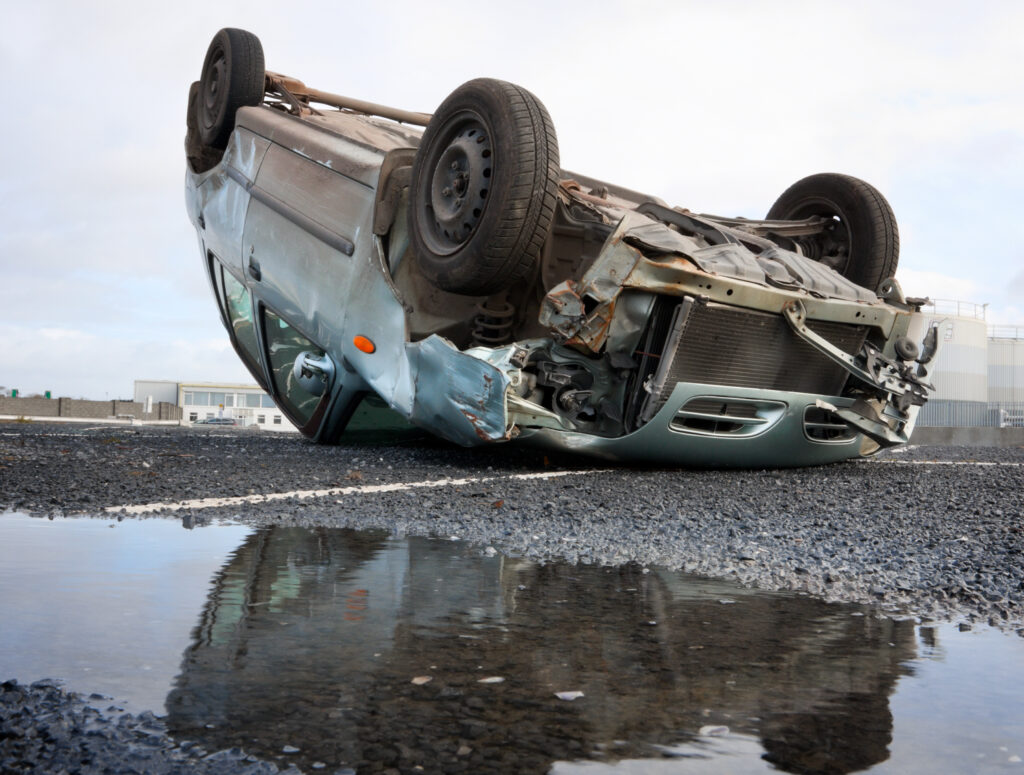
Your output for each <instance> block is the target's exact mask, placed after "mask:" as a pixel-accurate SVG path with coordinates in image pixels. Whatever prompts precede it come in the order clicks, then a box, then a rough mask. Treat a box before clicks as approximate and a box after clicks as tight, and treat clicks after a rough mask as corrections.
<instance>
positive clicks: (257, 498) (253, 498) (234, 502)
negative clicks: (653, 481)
mask: <svg viewBox="0 0 1024 775" xmlns="http://www.w3.org/2000/svg"><path fill="white" fill-rule="evenodd" d="M609 470H611V469H607V468H603V469H592V470H588V471H539V472H537V473H532V474H509V475H508V476H478V477H466V478H463V479H428V480H426V481H422V482H393V483H391V484H364V485H360V486H351V487H329V488H326V489H323V490H292V491H291V492H268V493H264V494H260V495H237V496H234V497H231V498H197V499H195V500H186V501H174V502H169V501H168V502H164V503H143V504H138V505H135V506H130V505H124V506H107V507H106V508H105V509H103V510H104V511H105V512H108V513H118V514H150V513H153V512H157V511H181V510H183V509H212V508H221V507H225V506H227V507H230V506H242V505H245V504H251V503H270V502H271V501H282V500H287V499H289V498H298V499H300V500H304V499H307V498H330V497H336V496H342V495H373V494H375V493H382V492H401V491H403V490H415V489H424V488H431V487H462V486H465V485H467V484H482V483H484V482H497V481H529V480H531V479H557V478H559V477H562V476H585V475H587V474H600V473H606V472H607V471H609Z"/></svg>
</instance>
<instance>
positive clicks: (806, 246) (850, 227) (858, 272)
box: [767, 172, 900, 291]
mask: <svg viewBox="0 0 1024 775" xmlns="http://www.w3.org/2000/svg"><path fill="white" fill-rule="evenodd" d="M815 215H818V216H823V217H825V218H828V219H830V221H831V223H829V225H828V227H827V229H826V231H824V232H822V233H820V234H813V235H809V236H806V237H796V238H794V239H795V241H796V242H798V243H799V244H800V246H801V248H802V249H803V251H804V253H805V254H806V255H807V256H808V257H810V258H813V259H814V260H816V261H820V262H821V263H823V264H825V265H826V266H829V267H831V268H832V269H835V270H836V271H837V272H839V273H840V274H841V275H843V276H844V277H846V278H847V279H848V280H852V281H853V282H855V283H857V284H858V285H861V286H863V287H865V288H869V289H870V290H872V291H877V290H878V287H879V285H881V283H882V281H883V280H886V279H888V278H890V277H892V276H893V274H894V273H895V272H896V264H897V263H898V262H899V256H900V234H899V229H898V228H897V227H896V216H895V215H894V214H893V211H892V208H891V207H890V206H889V203H888V202H887V201H886V200H885V197H884V196H882V194H881V192H880V191H879V190H878V189H877V188H875V187H874V186H872V185H871V184H869V183H865V182H864V181H863V180H859V179H858V178H854V177H851V176H849V175H840V174H837V173H834V172H823V173H820V174H818V175H810V176H809V177H806V178H803V179H802V180H798V181H797V182H796V183H794V184H793V185H792V186H790V187H789V188H787V189H786V190H785V191H784V192H783V193H782V196H780V197H779V198H778V200H776V202H775V204H773V205H772V207H771V209H770V210H769V211H768V216H767V219H768V220H770V221H774V220H799V219H802V218H809V217H811V216H815Z"/></svg>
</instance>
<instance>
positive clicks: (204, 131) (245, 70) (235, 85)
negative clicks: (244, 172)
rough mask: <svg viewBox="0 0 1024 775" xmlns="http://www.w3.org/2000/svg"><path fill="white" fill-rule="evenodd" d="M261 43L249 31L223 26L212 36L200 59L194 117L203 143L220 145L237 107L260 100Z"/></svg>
mask: <svg viewBox="0 0 1024 775" xmlns="http://www.w3.org/2000/svg"><path fill="white" fill-rule="evenodd" d="M265 78H266V71H265V69H264V65H263V46H262V45H261V44H260V39H259V38H257V37H256V36H255V35H253V34H252V33H251V32H246V31H245V30H237V29H233V28H230V27H228V28H225V29H223V30H221V31H220V32H218V33H217V34H216V35H214V36H213V40H212V41H210V46H209V48H208V49H207V50H206V59H205V60H204V61H203V74H202V76H201V77H200V79H199V94H198V99H197V100H196V105H195V110H196V113H195V119H196V125H197V127H198V130H199V139H200V141H201V142H202V144H203V145H207V146H210V147H212V148H220V149H223V148H225V147H226V146H227V144H228V138H229V137H230V136H231V131H232V130H233V129H234V128H235V113H236V112H237V111H238V109H239V108H241V107H245V106H251V105H259V104H260V103H261V102H262V101H263V90H264V81H265Z"/></svg>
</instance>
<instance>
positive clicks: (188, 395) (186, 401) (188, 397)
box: [181, 390, 196, 406]
mask: <svg viewBox="0 0 1024 775" xmlns="http://www.w3.org/2000/svg"><path fill="white" fill-rule="evenodd" d="M181 402H182V404H183V405H185V406H195V405H196V402H195V398H194V396H193V395H192V391H191V390H186V391H185V392H184V393H183V394H182V398H181Z"/></svg>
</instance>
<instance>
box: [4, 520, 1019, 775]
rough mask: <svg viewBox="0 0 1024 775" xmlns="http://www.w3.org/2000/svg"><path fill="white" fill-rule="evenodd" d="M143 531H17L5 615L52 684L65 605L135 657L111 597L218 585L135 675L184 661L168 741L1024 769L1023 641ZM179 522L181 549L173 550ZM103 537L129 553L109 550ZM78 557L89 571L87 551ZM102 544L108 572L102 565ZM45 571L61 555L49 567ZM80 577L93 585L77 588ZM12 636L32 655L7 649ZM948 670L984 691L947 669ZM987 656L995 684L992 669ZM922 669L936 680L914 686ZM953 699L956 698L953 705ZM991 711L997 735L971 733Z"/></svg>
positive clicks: (677, 588)
mask: <svg viewBox="0 0 1024 775" xmlns="http://www.w3.org/2000/svg"><path fill="white" fill-rule="evenodd" d="M128 524H129V523H128V522H125V523H119V524H118V525H117V527H118V528H120V529H121V531H120V532H119V531H118V530H110V531H107V532H106V533H104V532H103V529H104V528H105V527H106V523H104V522H102V521H99V520H59V521H58V522H57V523H48V522H46V521H45V520H29V519H27V518H21V517H17V516H12V515H0V539H3V541H4V542H6V546H7V549H6V550H5V549H4V545H5V544H4V543H0V617H2V618H0V621H4V622H5V623H7V622H13V623H14V624H13V627H7V626H6V625H5V628H4V629H5V630H6V632H7V635H3V636H0V638H3V639H4V645H5V652H4V653H3V654H2V655H0V672H3V674H2V675H0V679H2V678H6V677H16V678H19V679H22V680H32V679H34V678H38V677H42V676H41V675H30V674H27V672H31V671H32V670H34V669H37V668H36V667H32V666H33V665H35V662H33V660H32V658H31V656H30V653H31V652H32V651H33V650H34V651H36V652H40V653H46V652H48V650H50V648H51V643H50V642H49V641H48V640H47V638H46V635H45V632H44V631H43V630H44V629H45V628H43V627H41V626H40V622H41V621H42V619H41V617H44V616H45V614H44V613H43V612H42V610H41V609H42V608H44V607H45V606H46V603H45V601H46V600H47V599H49V600H51V601H53V604H54V605H53V607H54V608H55V609H56V610H55V611H54V612H53V613H51V616H54V617H55V620H56V618H57V617H60V616H61V614H60V613H59V612H60V610H61V609H60V601H61V600H63V599H64V598H65V597H66V596H69V595H70V596H71V597H72V598H73V599H74V605H75V607H76V608H81V609H83V610H82V612H81V617H82V621H83V622H85V621H87V620H89V619H90V617H92V618H95V619H97V620H98V621H99V622H100V623H101V624H103V625H104V627H100V628H99V629H100V630H102V634H99V633H97V632H92V631H89V630H88V628H85V627H84V625H82V624H81V623H80V624H79V625H77V626H78V627H79V628H80V629H82V630H83V631H82V632H80V633H79V636H80V637H79V639H78V641H77V642H78V648H79V649H81V650H83V651H95V650H100V649H102V647H103V642H104V641H106V642H107V643H109V642H111V641H114V642H116V643H118V644H119V645H118V649H120V651H118V652H117V653H118V654H121V652H124V654H129V653H130V646H131V642H130V639H131V638H136V637H141V636H140V635H139V633H140V632H143V631H144V630H145V629H146V628H145V627H139V626H136V629H135V630H132V629H127V630H125V629H124V628H122V629H121V630H120V631H115V630H112V629H111V626H112V624H111V623H114V624H116V622H115V619H117V614H123V610H120V609H119V606H121V605H122V603H123V602H124V601H125V600H134V599H136V598H137V599H138V600H148V601H149V602H150V603H151V605H152V607H153V610H150V611H149V616H150V618H152V619H153V622H156V621H157V620H158V619H159V620H163V619H165V618H166V617H165V616H162V615H160V614H162V613H163V612H162V611H161V610H160V607H162V606H168V605H169V604H170V603H171V602H173V601H174V600H176V599H179V598H180V597H181V595H180V590H181V589H184V588H187V587H189V586H192V587H194V586H195V584H196V581H197V579H199V580H200V581H201V582H202V583H203V584H207V583H209V586H208V587H207V588H206V594H205V595H204V596H202V597H195V596H192V598H189V599H193V600H194V607H193V608H191V609H189V611H188V615H187V617H186V616H183V615H177V616H178V618H177V619H174V616H173V615H172V617H171V618H172V620H173V621H174V622H175V625H174V626H175V627H177V629H178V631H177V633H176V635H174V636H171V635H168V634H167V632H166V630H160V631H159V637H150V638H149V639H148V640H147V639H145V638H143V639H142V642H141V643H140V644H138V651H139V652H140V653H138V654H135V655H131V656H130V657H125V656H123V655H121V656H119V657H118V659H119V660H122V661H123V663H124V664H134V663H135V661H139V660H146V661H148V662H149V663H155V662H159V657H156V656H154V654H153V653H152V652H153V651H154V650H155V649H154V642H155V641H156V640H158V639H162V640H166V639H168V638H171V639H172V640H173V641H174V642H175V643H178V644H182V645H178V646H176V651H175V654H174V657H173V669H170V670H169V669H168V668H169V667H171V666H172V665H170V663H168V664H167V665H163V666H161V665H160V664H157V672H160V671H161V670H163V672H164V673H166V674H167V678H166V679H165V682H164V683H163V684H162V686H163V689H162V696H161V701H162V702H165V706H166V710H167V714H168V715H167V718H166V721H167V724H168V727H169V728H170V730H171V731H172V733H174V734H175V735H176V736H178V737H179V738H182V739H189V740H194V741H198V742H200V743H201V744H202V745H203V747H205V748H206V749H208V750H217V749H221V748H229V747H233V746H238V747H241V748H243V749H245V750H246V751H248V752H249V753H253V754H256V755H258V756H261V757H264V758H271V759H281V758H284V759H286V760H287V761H288V762H294V763H295V764H296V765H298V766H299V767H301V768H302V769H304V770H306V771H307V772H309V771H315V770H316V769H319V768H320V765H321V763H323V764H326V765H327V767H329V768H330V769H329V770H328V771H334V770H336V769H338V768H344V767H351V768H354V769H356V770H358V771H363V770H367V771H376V770H377V769H386V768H389V767H391V768H396V769H397V770H399V771H402V772H412V771H419V770H415V768H416V767H417V766H420V767H422V768H423V771H427V772H438V771H453V772H454V771H464V772H473V773H479V772H548V771H551V772H555V773H576V772H583V773H586V772H591V773H594V772H605V771H609V770H611V769H614V771H616V772H658V773H660V772H666V773H667V772H679V771H684V772H687V773H694V772H718V771H722V769H723V767H724V766H726V765H727V766H728V768H729V771H735V772H764V771H770V770H772V769H780V770H784V771H789V772H807V773H810V772H836V773H839V772H852V771H858V770H865V769H873V770H879V771H898V772H912V771H918V772H931V771H936V767H938V768H939V769H940V770H941V769H944V768H945V769H947V771H968V770H976V769H977V768H978V766H979V762H982V760H983V759H982V757H985V756H988V757H989V759H988V760H987V761H985V763H987V764H990V765H997V764H998V765H1001V766H1006V765H1007V763H1008V762H1012V761H1013V757H1014V756H1019V755H1021V754H1022V753H1024V751H1017V750H1010V748H1011V747H1012V746H1013V745H1016V744H1017V743H1016V741H1019V740H1021V739H1024V735H1022V734H1019V733H1020V732H1022V731H1024V730H1022V727H1024V714H1022V712H1021V710H1020V706H1019V702H1018V701H1017V698H1016V697H1015V696H1014V693H1013V692H1012V690H1011V689H1009V688H1008V687H1010V686H1015V685H1020V683H1021V678H1022V677H1024V675H1022V674H1024V665H1022V664H1021V662H1022V660H1021V656H1022V654H1024V648H1022V644H1021V643H1020V641H1019V640H1018V639H1016V638H1012V637H1009V636H1005V635H1002V634H1000V633H991V632H990V633H986V634H984V635H980V634H974V633H967V634H963V635H961V634H959V633H956V631H955V629H954V628H952V627H944V628H942V629H941V630H937V629H936V628H932V627H925V626H918V625H916V624H915V623H914V622H912V621H909V620H902V621H901V620H896V619H891V618H879V617H876V616H874V615H872V614H871V613H870V612H868V613H867V615H865V612H864V611H863V610H861V609H858V608H855V607H850V606H838V605H828V604H825V603H823V602H821V601H817V600H814V599H811V598H807V597H801V596H794V595H778V594H769V593H762V592H755V591H751V590H744V589H742V588H739V587H737V586H735V585H732V584H729V583H726V582H716V581H709V580H707V579H700V578H696V577H691V576H686V575H684V574H680V573H676V572H670V571H666V570H663V569H657V568H652V569H650V571H649V572H647V571H645V570H644V569H642V568H639V567H636V566H626V567H621V568H599V567H590V566H568V565H564V564H559V563H551V564H546V565H538V564H536V563H532V562H527V561H523V560H516V559H509V558H505V557H502V556H500V555H497V556H493V557H488V556H484V555H482V554H481V553H480V551H479V550H478V549H477V548H474V547H472V546H467V545H465V544H463V543H460V542H452V541H444V540H431V539H425V538H409V539H405V540H399V539H394V538H390V537H389V536H388V535H387V534H384V533H366V532H356V531H351V530H341V529H327V528H321V529H306V528H287V527H267V528H261V529H258V530H251V529H245V528H237V527H231V528H224V527H209V528H202V529H199V530H194V531H184V530H182V529H181V525H180V523H175V522H164V521H158V520H149V521H147V522H144V523H133V526H132V527H128V528H124V527H123V526H127V525H128ZM26 526H27V528H29V529H28V533H29V534H31V535H32V536H34V537H35V538H33V539H32V540H26V539H25V538H24V537H23V533H25V528H26ZM44 528H49V529H44ZM54 528H56V529H54ZM168 530H175V531H177V533H178V534H180V535H183V536H188V537H189V540H188V541H185V542H181V541H178V542H174V541H173V539H171V538H169V537H168V535H164V534H163V533H162V532H161V531H164V532H166V531H168ZM228 530H230V531H234V532H233V533H231V534H230V538H231V540H232V541H233V542H234V545H235V546H237V548H236V549H235V550H234V552H233V553H231V554H230V555H228V556H227V557H226V559H223V556H224V555H223V553H221V554H220V555H218V554H217V550H211V549H210V548H209V547H212V546H217V545H218V544H223V542H224V540H225V538H226V537H228V536H229V533H228V532H223V531H228ZM147 532H148V536H149V537H148V538H147V539H145V540H143V537H144V536H146V535H147ZM42 533H45V534H46V537H47V541H46V544H45V546H46V547H47V551H48V552H49V554H48V555H46V556H44V554H43V553H42V551H41V547H42V546H43V545H44V544H40V551H37V552H36V553H35V554H33V553H32V551H31V549H30V545H32V544H33V541H35V542H36V543H38V541H37V540H36V539H38V536H39V535H40V534H42ZM158 534H159V535H160V538H159V540H156V541H153V540H152V539H153V536H155V535H158ZM131 536H135V537H136V540H137V544H136V545H135V546H134V550H133V548H132V546H131V545H130V544H131V540H130V537H131ZM197 537H198V538H197ZM204 537H205V539H208V542H207V541H205V540H204ZM11 542H13V543H11ZM83 542H84V543H83ZM239 543H240V545H239ZM104 544H106V545H108V546H110V545H114V544H116V545H117V546H118V547H120V548H119V549H118V551H116V552H113V553H111V552H109V551H108V552H106V553H104V552H103V551H102V550H101V547H102V546H103V545H104ZM207 544H208V545H207ZM82 546H88V547H92V548H91V549H90V551H91V552H93V554H82V553H81V551H76V550H80V549H81V548H82ZM12 547H16V548H12ZM97 552H98V553H99V554H98V556H99V557H103V558H104V559H105V562H104V564H100V565H93V566H90V565H89V562H90V561H95V557H96V556H97V554H96V553H97ZM176 553H178V554H180V555H182V556H179V557H178V558H177V560H176V561H172V559H171V558H173V557H174V555H175V554H176ZM15 555H17V557H15ZM48 557H59V558H60V559H59V562H57V563H56V564H55V565H54V566H53V567H47V566H46V562H47V558H48ZM199 557H202V558H203V560H204V561H205V562H204V561H200V560H199V559H198V558H199ZM213 557H218V558H219V559H217V561H216V562H214V563H211V562H210V561H209V560H210V559H211V558H213ZM90 558H92V559H91V560H90ZM161 558H162V559H161ZM76 563H77V564H76ZM36 566H39V567H38V568H36V571H37V572H35V573H34V575H33V574H31V573H29V569H31V568H35V567H36ZM189 568H191V571H189ZM213 568H216V570H215V572H214V574H213V580H212V583H210V569H213ZM26 573H28V575H29V580H28V581H27V582H25V581H24V579H23V576H24V574H26ZM69 579H78V581H75V582H73V583H72V582H69ZM22 583H31V584H33V585H34V591H32V592H29V591H27V590H26V589H24V588H23V587H22V586H19V584H22ZM74 586H79V587H83V588H84V589H86V590H87V592H88V593H87V594H84V595H79V596H77V597H76V596H75V595H74V594H73V593H72V592H71V591H70V590H71V588H72V587H74ZM116 590H120V591H116ZM126 590H131V591H130V593H129V592H127V591H126ZM169 590H170V591H169ZM175 590H178V592H177V593H175V592H174V591H175ZM90 599H91V600H92V603H91V605H92V608H91V609H90V602H89V601H90ZM18 600H20V601H21V602H20V603H17V602H14V601H18ZM26 600H29V601H30V602H31V604H30V605H26V604H25V601H26ZM203 600H205V603H203V602H202V601H203ZM200 606H201V611H199V610H198V609H199V607H200ZM186 608H187V606H186V607H183V606H177V608H176V609H175V610H178V609H181V610H186ZM172 614H173V612H172ZM140 615H141V614H140ZM111 617H114V618H111ZM186 620H187V624H186ZM27 621H28V622H31V626H29V625H28V624H25V622H27ZM123 621H126V622H127V621H129V619H123ZM153 622H150V623H149V626H150V627H151V628H152V627H155V626H156V625H155V624H154V623H153ZM136 625H138V623H137V622H136ZM55 626H56V625H55ZM63 629H64V630H68V629H69V626H65V627H64V628H63ZM189 630H190V631H191V636H190V637H189V635H188V632H189ZM71 637H72V635H71V633H70V632H67V633H66V636H65V638H64V640H66V639H68V638H71ZM971 638H975V639H976V640H975V642H974V644H973V646H972V644H971V643H969V642H968V640H969V639H971ZM97 639H98V640H99V642H93V641H96V640H97ZM126 641H127V643H126ZM14 643H19V644H22V645H19V646H17V648H16V650H15V651H14V652H7V651H6V649H7V648H11V647H13V646H12V644H14ZM979 644H980V645H979ZM62 648H63V649H64V650H65V651H68V656H67V659H68V665H65V666H64V667H63V668H62V667H53V664H54V663H53V661H52V660H51V661H50V662H49V663H47V664H49V665H50V666H51V672H50V675H53V676H54V677H69V676H71V677H73V678H74V679H75V682H74V683H72V684H71V685H70V686H69V688H72V689H77V690H79V691H85V692H89V691H92V690H95V689H100V690H104V687H103V686H95V685H89V684H88V679H89V677H92V678H100V676H101V672H102V671H97V672H96V673H90V674H89V676H88V677H86V678H85V679H84V680H83V679H82V677H81V676H78V674H77V673H76V672H75V669H74V657H73V655H71V654H70V651H69V650H68V649H67V647H66V646H65V647H62ZM979 649H980V651H981V652H982V653H985V656H986V659H987V662H986V663H985V665H984V666H979V665H977V664H976V663H977V660H976V659H974V655H975V654H976V653H977V652H978V651H979ZM986 649H987V653H986ZM182 651H184V656H183V657H182ZM1008 657H1010V658H1009V659H1008ZM947 662H949V663H956V664H959V665H960V667H959V668H958V670H959V671H960V672H961V673H964V674H966V675H968V676H969V681H968V682H967V683H963V682H958V678H957V676H956V675H955V674H954V675H952V676H951V675H949V673H950V671H949V670H948V669H947V670H945V672H943V668H944V665H945V664H946V663H947ZM994 663H999V664H1000V666H1001V669H1002V673H1000V672H999V671H993V670H992V669H991V668H990V667H987V666H988V665H991V664H994ZM69 665H70V666H69ZM121 666H122V665H121V663H120V662H118V661H115V662H113V664H108V665H106V670H107V672H108V673H110V674H112V675H116V674H117V673H118V670H119V668H121ZM1004 666H1005V668H1004ZM26 671H27V672H26ZM122 672H123V671H122ZM175 673H177V676H176V678H173V679H172V678H171V677H170V676H172V675H174V674H175ZM920 673H924V674H925V675H926V676H927V677H928V680H926V681H922V680H921V678H920V677H915V678H913V679H911V678H909V677H911V676H915V674H920ZM132 677H133V674H132V673H131V672H130V671H129V674H128V675H126V676H122V681H123V684H128V683H131V681H132ZM901 679H902V680H901ZM80 680H83V683H81V684H79V683H78V682H79V681H80ZM135 680H137V681H138V680H141V678H140V676H139V675H135ZM172 682H173V683H172ZM123 684H117V683H116V682H115V683H114V685H115V686H119V685H123ZM907 687H909V689H908V688H907ZM979 687H981V688H979ZM897 688H898V689H899V691H897ZM168 689H169V693H168ZM950 689H952V690H953V691H954V692H956V693H957V695H958V702H957V703H954V704H952V705H951V706H950V707H948V708H946V707H940V706H942V702H941V700H942V699H944V698H945V696H947V695H948V694H949V692H950ZM559 695H560V696H561V697H562V698H560V696H559ZM118 696H122V695H120V694H119V695H118ZM143 696H144V697H148V696H149V695H148V694H143ZM563 698H564V699H563ZM981 706H984V707H986V708H987V709H988V712H989V715H988V716H987V717H986V719H985V722H984V723H981V724H978V725H972V724H971V723H970V722H969V721H966V722H965V719H970V717H971V714H978V713H979V710H978V708H979V707H981ZM894 709H898V710H897V711H894ZM894 713H895V714H896V717H895V718H894ZM950 727H956V728H957V731H958V733H959V734H960V738H958V742H957V747H956V748H955V750H953V751H950V750H948V746H946V748H943V743H942V742H941V741H942V740H945V739H947V738H948V737H949V736H948V735H946V730H947V729H948V728H950ZM894 730H895V731H894ZM894 738H895V742H894ZM936 741H939V742H936ZM1007 741H1014V742H1013V743H1008V742H1007ZM294 749H298V750H297V751H295V750H294ZM284 751H289V752H290V753H287V754H284V753H283V752H284ZM1000 757H1001V758H1000Z"/></svg>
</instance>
